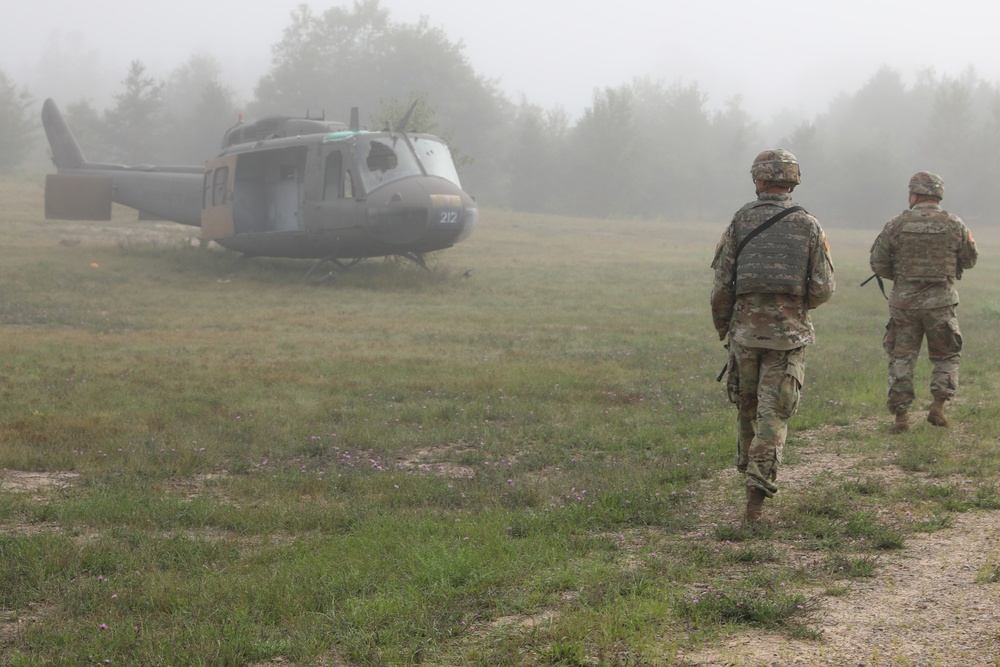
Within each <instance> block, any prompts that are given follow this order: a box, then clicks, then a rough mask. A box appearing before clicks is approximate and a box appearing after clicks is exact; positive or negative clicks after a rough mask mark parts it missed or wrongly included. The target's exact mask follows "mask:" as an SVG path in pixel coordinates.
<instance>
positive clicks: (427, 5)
mask: <svg viewBox="0 0 1000 667" xmlns="http://www.w3.org/2000/svg"><path fill="white" fill-rule="evenodd" d="M11 2H15V0H11ZM299 4H308V5H310V6H311V7H312V8H313V10H314V13H316V14H321V13H322V12H323V11H325V10H326V9H327V8H329V7H331V6H335V5H340V6H349V5H350V4H352V3H350V0H326V1H320V0H308V1H303V0H259V1H257V0H210V1H207V2H206V0H166V1H164V2H136V1H135V0H87V1H86V2H84V1H81V0H34V1H32V0H16V4H15V5H14V6H13V7H12V8H13V9H14V11H13V12H7V13H6V15H5V17H4V20H3V21H2V26H0V69H3V70H4V71H5V72H6V73H7V74H8V75H9V76H11V77H12V78H14V80H15V81H16V82H18V83H22V84H27V85H28V86H29V89H30V92H31V93H32V95H33V96H34V97H36V98H38V99H42V98H45V97H55V98H57V99H59V100H61V101H63V102H64V103H65V102H66V101H69V100H67V99H66V98H67V97H70V98H71V100H75V99H79V97H80V96H81V93H78V92H76V91H61V90H48V89H44V90H43V89H38V88H37V87H36V85H35V84H34V82H35V81H37V78H36V76H37V73H38V71H39V62H40V59H41V54H42V53H43V51H45V50H46V49H47V48H49V47H53V46H54V47H55V48H56V49H57V50H58V51H59V52H61V53H62V54H63V55H62V56H61V57H62V58H63V59H66V60H67V62H66V65H65V67H66V69H67V70H73V71H74V72H75V71H79V76H77V77H76V78H77V79H79V80H82V79H83V78H84V74H85V73H93V72H95V71H99V72H105V77H106V79H107V80H106V81H105V83H104V86H105V87H106V88H107V89H108V90H106V91H104V94H105V95H106V94H108V92H114V91H117V87H118V85H119V82H120V81H121V79H123V78H124V76H125V73H126V70H127V68H128V63H129V62H130V61H131V60H133V59H139V60H141V61H142V62H143V63H145V64H146V66H147V68H148V71H149V72H150V73H151V74H153V75H155V76H159V77H164V76H166V75H167V74H168V73H169V72H170V70H172V69H173V68H174V67H176V66H177V65H179V64H181V63H182V62H183V61H185V60H186V59H187V56H189V55H190V54H192V53H195V52H200V53H208V54H211V55H213V56H215V57H216V58H217V59H218V60H219V62H220V63H222V65H223V66H224V68H225V72H224V75H225V77H226V78H227V81H228V82H229V83H230V84H231V85H234V86H236V87H237V88H238V89H239V92H240V94H241V96H242V97H244V98H249V97H250V96H251V95H252V86H253V83H254V82H255V81H256V79H257V78H258V77H259V76H260V75H261V74H263V73H264V72H265V71H266V68H267V67H268V65H269V62H270V47H271V45H272V44H274V43H275V42H277V41H278V40H279V39H280V38H281V34H282V30H283V29H284V28H285V27H286V26H287V25H288V23H289V18H288V17H289V14H290V12H291V11H292V9H293V8H294V7H296V6H297V5H299ZM382 6H383V7H385V8H387V9H388V10H389V11H390V12H391V15H392V18H393V19H394V20H396V21H404V22H407V23H412V22H415V21H416V20H417V19H418V18H419V17H420V16H427V17H428V19H429V21H430V23H431V25H433V26H436V27H441V28H443V29H444V31H445V32H446V33H447V35H448V36H449V38H450V39H452V40H459V39H461V40H462V41H463V42H464V44H465V53H466V55H467V56H468V58H469V60H470V62H471V63H472V66H473V67H474V68H475V70H476V71H477V72H479V73H480V74H482V75H485V76H487V77H489V78H492V79H495V80H496V81H497V82H498V84H499V85H500V87H501V89H502V90H503V91H504V92H505V93H506V94H507V95H508V96H509V97H510V98H511V99H513V100H515V101H517V100H519V98H520V95H521V94H523V95H525V96H526V97H527V99H528V101H529V102H533V103H535V104H539V105H541V106H543V107H545V108H552V107H556V106H561V107H563V108H565V109H566V110H567V111H569V112H570V114H572V115H573V116H574V117H576V116H578V115H579V113H580V111H581V110H582V109H583V108H584V107H586V106H587V105H588V104H589V103H590V101H591V99H592V95H593V92H594V89H595V88H597V87H605V86H617V85H621V84H623V83H627V82H629V81H631V80H632V78H633V77H636V76H649V77H651V78H653V79H659V80H662V81H664V82H665V83H667V84H670V83H674V82H682V83H690V82H692V81H697V82H698V84H699V87H700V89H701V91H702V92H704V93H706V94H707V95H708V98H709V99H708V103H709V107H711V108H718V107H720V106H721V105H722V104H723V103H724V102H725V101H726V100H727V99H729V98H732V97H734V96H736V95H739V96H741V97H742V99H743V106H744V108H745V109H747V110H748V111H750V112H751V113H752V114H753V115H755V116H756V117H758V118H760V119H766V118H767V117H769V116H770V115H771V114H774V113H777V112H778V111H780V110H782V109H790V110H792V111H795V112H799V113H802V114H803V115H812V114H815V113H817V112H819V111H822V110H824V109H825V108H826V106H827V103H828V102H829V100H830V99H831V97H833V96H834V95H835V94H836V93H838V92H842V91H847V92H853V91H855V90H857V89H858V88H859V87H860V86H861V85H862V84H863V83H864V82H865V81H866V80H867V79H868V78H869V77H870V76H871V75H872V74H873V73H874V72H875V70H876V69H877V68H878V67H879V66H880V65H883V64H885V65H889V66H891V67H893V68H895V69H898V70H899V71H900V72H901V73H902V74H903V75H904V77H905V79H906V80H907V81H911V80H912V79H913V77H914V75H915V74H916V72H918V71H920V70H923V69H926V68H930V67H933V68H934V69H935V70H936V71H937V72H938V73H939V74H946V75H957V74H959V73H961V71H962V70H963V69H965V68H966V67H968V66H970V65H971V66H973V67H975V69H976V71H977V72H978V73H979V75H980V76H981V77H983V78H985V79H987V80H989V81H997V80H1000V50H998V48H997V45H996V42H997V36H996V35H997V32H998V31H1000V3H998V4H997V5H993V3H992V2H989V0H975V1H972V0H952V1H951V2H939V1H931V0H908V1H902V0H867V1H862V0H840V1H839V2H818V1H810V0H771V1H770V2H767V3H763V2H753V1H750V0H715V1H714V2H713V1H712V0H707V1H705V2H683V3H682V2H677V1H676V0H617V1H612V2H600V3H597V2H593V1H592V0H502V1H500V0H498V1H496V2H492V1H489V0H382ZM74 68H75V69H74ZM42 85H44V84H42ZM98 87H99V86H98ZM93 97H95V98H99V97H100V95H94V96H93ZM94 101H95V102H97V103H98V104H101V103H102V100H100V99H95V100H94Z"/></svg>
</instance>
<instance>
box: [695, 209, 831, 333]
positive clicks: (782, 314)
mask: <svg viewBox="0 0 1000 667" xmlns="http://www.w3.org/2000/svg"><path fill="white" fill-rule="evenodd" d="M762 202H768V203H771V204H773V205H771V206H762V205H761V203H762ZM793 205H794V203H793V202H792V198H791V196H790V195H787V194H780V195H778V194H762V195H760V197H758V199H757V200H756V201H753V202H750V203H748V204H747V205H746V206H744V207H743V208H741V209H740V210H739V211H737V212H736V215H734V216H733V221H732V223H730V225H729V227H727V228H726V231H725V232H723V234H722V239H721V240H720V241H719V245H718V247H717V248H716V249H715V259H714V260H712V268H713V269H715V281H714V283H713V284H712V297H711V305H712V321H713V323H714V324H715V330H716V331H717V332H718V334H719V339H720V340H725V339H726V338H727V337H731V338H732V339H733V340H735V341H736V342H737V343H739V344H740V345H742V346H744V347H763V348H768V349H772V350H792V349H795V348H797V347H802V346H803V345H809V344H810V343H812V342H814V340H815V337H816V334H815V332H814V331H813V325H812V320H811V319H810V318H809V309H811V308H816V307H817V306H820V305H822V304H824V303H826V302H827V301H829V300H830V297H832V296H833V292H834V289H835V288H836V282H835V280H834V276H833V260H832V259H830V246H829V245H828V244H827V241H826V234H824V233H823V229H822V227H820V224H819V221H817V220H816V218H814V217H813V216H811V215H810V214H808V213H806V212H805V211H800V212H798V213H792V214H791V215H789V216H788V217H786V218H785V219H784V220H783V221H782V222H785V221H787V222H788V223H789V224H790V225H791V228H792V229H794V230H795V235H794V238H796V239H801V242H802V243H803V244H804V245H805V246H806V247H805V252H806V254H807V256H808V261H807V263H806V267H805V270H804V273H805V275H803V276H802V283H803V285H804V286H805V288H804V289H803V290H802V291H804V292H805V294H804V295H802V296H797V295H795V294H789V293H780V292H778V293H775V292H770V291H763V290H761V291H754V292H750V293H746V294H739V295H737V294H736V249H737V247H738V246H739V243H740V241H741V240H742V239H743V238H744V237H746V235H747V234H748V233H749V232H750V231H752V230H753V229H754V228H756V227H757V226H758V225H760V224H761V223H763V222H765V221H766V220H767V219H768V218H770V217H772V216H773V215H774V214H775V213H778V212H779V211H780V210H781V209H783V208H789V207H791V206H793ZM762 236H763V235H762ZM760 238H761V237H759V236H758V237H756V239H760ZM753 242H754V241H751V242H750V243H749V244H747V246H746V247H747V248H749V247H750V246H751V245H752V244H753ZM743 252H746V248H744V250H743Z"/></svg>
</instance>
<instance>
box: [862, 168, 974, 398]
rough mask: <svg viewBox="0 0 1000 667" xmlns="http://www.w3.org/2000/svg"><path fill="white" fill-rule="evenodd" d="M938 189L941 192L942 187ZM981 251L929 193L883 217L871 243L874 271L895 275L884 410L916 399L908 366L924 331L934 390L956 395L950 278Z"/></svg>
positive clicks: (957, 353) (958, 336)
mask: <svg viewBox="0 0 1000 667" xmlns="http://www.w3.org/2000/svg"><path fill="white" fill-rule="evenodd" d="M924 173H925V172H921V174H924ZM919 175H920V174H918V175H917V176H919ZM927 175H928V176H933V177H934V178H938V177H936V176H934V175H933V174H927ZM917 176H914V179H916V178H917ZM938 183H939V185H940V180H938ZM939 189H940V194H941V195H943V192H944V188H943V185H940V188H939ZM912 190H913V187H912V183H911V191H912ZM978 256H979V253H978V251H977V250H976V242H975V241H974V240H973V238H972V234H971V233H970V232H969V230H968V228H967V227H966V226H965V224H964V223H963V222H962V220H961V219H960V218H959V217H958V216H956V215H952V214H951V213H948V212H947V211H944V210H942V209H941V206H940V204H939V203H938V202H937V201H936V200H929V199H925V200H924V201H918V202H917V203H915V204H914V205H913V206H912V207H911V208H910V209H909V210H906V211H903V212H902V213H900V214H899V215H897V216H896V217H895V218H893V219H892V220H890V221H889V222H888V223H886V225H885V227H884V228H883V229H882V231H881V233H880V234H879V235H878V238H876V239H875V243H874V244H872V247H871V256H870V263H871V268H872V271H874V272H875V274H876V275H878V276H880V277H882V278H886V279H889V280H892V281H893V283H892V293H891V295H890V297H889V323H888V324H887V325H886V328H885V337H884V338H883V340H882V347H883V348H884V349H885V351H886V354H888V355H889V383H888V391H887V400H886V405H887V406H888V408H889V412H891V413H893V414H902V413H905V412H906V411H907V410H908V409H909V407H910V405H911V404H912V403H913V399H914V390H913V369H914V367H915V366H916V363H917V358H918V357H919V356H920V345H921V342H922V339H923V337H924V336H926V337H927V352H928V356H929V357H930V360H931V362H932V363H933V365H934V368H933V370H932V371H931V395H932V396H933V397H934V398H935V399H938V400H939V401H941V402H942V403H943V402H944V401H947V400H949V399H951V398H952V397H954V395H955V391H956V390H957V389H958V363H959V359H960V358H961V352H962V333H961V331H959V328H958V317H957V316H956V315H955V308H956V306H958V291H957V290H956V289H955V281H956V280H960V279H961V277H962V271H964V270H965V269H971V268H972V267H973V266H975V264H976V259H977V257H978Z"/></svg>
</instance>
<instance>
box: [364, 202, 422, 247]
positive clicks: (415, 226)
mask: <svg viewBox="0 0 1000 667" xmlns="http://www.w3.org/2000/svg"><path fill="white" fill-rule="evenodd" d="M395 197H396V195H394V196H393V198H391V199H390V201H389V202H388V205H386V206H377V207H372V208H369V209H368V212H367V220H366V226H367V227H368V231H369V232H371V234H372V236H374V237H375V238H377V239H379V240H381V241H385V242H387V243H400V244H405V243H413V242H414V241H416V240H417V239H419V238H420V237H421V236H422V235H423V234H424V232H425V231H426V230H427V224H428V221H429V215H428V208H427V207H426V206H412V205H406V204H404V203H403V200H402V197H400V198H399V199H398V200H397V201H393V200H392V199H394V198H395Z"/></svg>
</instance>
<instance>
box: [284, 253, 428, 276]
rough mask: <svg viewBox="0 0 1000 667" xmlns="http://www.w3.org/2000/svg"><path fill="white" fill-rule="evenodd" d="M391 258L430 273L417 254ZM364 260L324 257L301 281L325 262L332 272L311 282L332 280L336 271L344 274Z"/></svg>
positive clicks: (422, 258)
mask: <svg viewBox="0 0 1000 667" xmlns="http://www.w3.org/2000/svg"><path fill="white" fill-rule="evenodd" d="M386 257H389V255H386ZM392 257H402V258H403V259H408V260H410V261H411V262H413V263H414V264H417V265H419V266H420V267H421V268H422V269H423V270H424V271H430V269H429V268H427V262H425V261H424V256H423V255H421V254H420V253H418V252H401V253H397V254H396V255H392ZM364 259H367V258H365V257H355V258H354V259H352V260H351V261H350V262H347V263H344V262H342V261H340V260H339V259H337V258H336V257H324V258H323V259H320V260H317V261H316V263H315V264H313V265H312V267H310V269H309V270H308V271H306V275H304V276H303V277H302V280H303V282H305V281H306V280H308V279H309V276H311V275H312V274H313V272H315V271H316V269H318V268H319V267H321V266H323V265H324V264H326V263H327V262H330V263H331V264H333V265H334V267H336V268H335V269H334V270H333V271H330V272H328V273H327V274H326V275H324V276H321V277H319V278H316V279H314V280H312V281H311V282H314V283H321V282H325V281H327V280H333V279H334V278H336V277H337V273H336V272H337V271H340V272H345V271H347V270H348V269H350V268H351V267H352V266H354V265H355V264H357V263H358V262H361V261H363V260H364Z"/></svg>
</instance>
